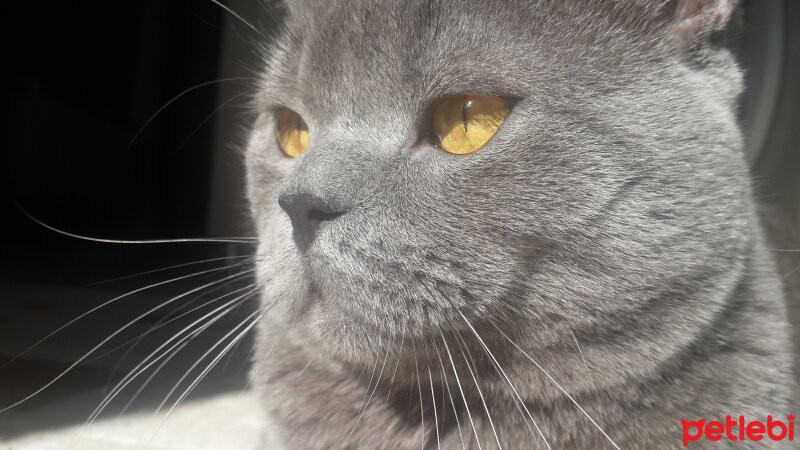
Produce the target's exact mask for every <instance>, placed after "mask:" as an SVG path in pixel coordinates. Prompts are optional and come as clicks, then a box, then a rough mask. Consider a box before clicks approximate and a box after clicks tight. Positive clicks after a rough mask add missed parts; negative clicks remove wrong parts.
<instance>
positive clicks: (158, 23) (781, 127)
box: [0, 0, 800, 448]
mask: <svg viewBox="0 0 800 450" xmlns="http://www.w3.org/2000/svg"><path fill="white" fill-rule="evenodd" d="M271 3H272V2H260V1H247V0H228V1H222V2H219V3H217V2H212V1H210V0H170V1H158V0H140V1H131V2H123V3H116V2H115V3H109V2H96V1H95V2H91V1H90V2H83V3H79V4H75V3H70V2H44V4H43V3H42V2H12V3H9V4H7V5H5V6H4V11H3V15H2V18H0V21H2V30H0V33H2V55H3V61H4V67H5V68H4V69H3V70H2V80H3V83H2V86H0V89H2V136H0V142H1V144H0V188H2V192H0V223H1V224H2V231H3V232H4V234H3V236H5V239H4V240H3V243H2V245H1V246H0V409H1V408H3V407H5V406H7V405H8V404H12V403H15V402H17V401H18V400H21V399H23V398H25V397H26V396H27V395H29V394H30V393H32V392H34V391H36V389H38V388H39V387H41V386H42V385H44V384H45V383H47V382H48V381H49V380H51V379H52V378H54V377H56V376H58V375H59V374H60V373H62V372H63V371H64V370H65V369H66V368H68V367H70V366H71V365H72V364H73V363H74V362H75V361H77V360H78V359H79V358H81V356H82V355H84V354H85V353H86V352H88V351H89V350H91V349H92V348H93V347H94V346H95V345H96V344H98V343H99V342H100V341H102V340H103V339H104V338H105V337H106V336H109V335H110V334H112V333H113V332H115V331H116V330H118V329H120V328H121V327H123V326H125V325H126V324H127V323H129V322H130V321H132V320H134V319H137V318H139V319H140V320H138V321H137V322H136V323H134V324H133V325H131V326H130V327H128V328H127V329H125V330H124V332H122V333H120V334H119V335H118V336H116V337H115V338H113V339H112V340H111V341H110V342H109V343H108V344H107V345H104V346H103V347H102V348H101V349H99V350H98V351H97V352H95V353H93V354H92V355H91V356H90V357H88V358H87V359H86V360H85V361H84V362H83V363H82V364H80V365H79V366H78V367H76V368H74V370H72V371H70V372H69V374H68V375H66V376H64V377H63V378H61V379H60V380H59V381H58V382H56V383H55V384H53V385H52V386H51V387H49V388H48V389H46V390H45V391H42V392H41V393H40V394H37V395H36V396H34V397H33V398H31V399H30V400H29V401H26V402H25V403H22V404H20V405H19V406H16V407H15V408H13V409H11V410H10V411H6V412H3V413H0V448H3V445H8V446H9V447H8V448H11V446H12V445H13V447H14V448H61V447H60V445H61V443H62V441H59V440H58V439H63V438H64V437H63V436H62V435H52V434H46V433H48V432H50V430H60V429H66V430H70V427H74V426H80V425H81V424H83V422H84V421H85V420H86V419H87V418H88V417H89V415H90V414H91V413H92V411H93V410H94V408H95V407H96V406H97V405H98V404H99V403H100V402H101V401H102V399H103V398H104V397H105V396H106V394H108V392H109V389H110V388H111V387H113V386H114V384H115V383H116V382H117V381H119V380H120V379H122V377H124V376H125V375H126V374H127V373H129V372H130V371H131V370H132V369H135V368H136V366H137V364H138V363H139V362H141V361H142V360H143V358H145V357H146V356H148V355H149V354H150V353H151V352H153V351H154V350H156V349H157V348H158V346H159V345H161V344H162V343H163V342H164V341H165V340H167V339H168V338H169V337H170V336H173V335H175V333H176V332H178V331H180V330H182V329H184V328H185V327H187V326H189V325H190V324H191V323H192V321H193V320H194V319H195V318H196V317H197V314H198V312H199V313H201V314H202V313H203V312H205V311H210V310H211V308H213V306H214V304H210V305H207V306H203V307H201V309H199V310H197V311H195V313H193V314H187V315H185V316H181V314H182V313H184V312H186V311H189V310H190V309H191V308H193V307H195V306H198V305H202V304H203V303H204V302H206V301H210V300H212V299H215V298H217V297H219V296H220V295H223V294H224V293H226V292H231V291H233V290H236V289H241V288H243V287H245V286H247V285H248V283H250V282H251V279H250V278H249V276H248V274H247V273H246V272H243V271H246V270H247V268H248V266H247V264H246V261H247V260H246V256H247V255H248V254H250V252H252V247H251V246H249V245H247V244H230V243H175V244H151V245H145V244H141V245H138V244H137V245H133V244H108V243H98V242H90V241H86V240H81V239H76V238H71V237H68V236H65V235H63V234H59V233H56V232H54V231H52V230H49V229H47V228H46V227H44V226H42V225H41V224H38V223H36V222H35V221H33V220H32V219H31V218H29V217H27V216H26V215H25V214H24V213H23V211H22V209H24V210H25V211H27V212H28V213H29V214H30V215H32V216H34V217H35V218H37V219H38V220H40V221H41V222H43V223H45V224H47V225H49V226H52V227H55V228H58V229H60V230H64V231H67V232H69V233H75V234H79V235H85V236H91V237H97V238H107V239H124V240H140V239H169V238H189V237H190V238H202V237H230V236H235V237H238V236H252V231H251V230H250V228H249V224H248V221H247V218H246V204H245V201H244V196H243V191H242V184H243V183H242V180H243V172H242V167H241V160H240V154H239V152H238V149H240V148H241V145H242V143H243V140H244V136H245V130H246V128H247V125H248V123H249V120H250V118H249V116H248V115H247V111H246V108H245V107H244V103H245V102H246V100H247V94H248V92H249V89H250V80H249V79H250V78H252V76H253V74H254V73H255V70H257V69H258V63H259V59H258V57H257V54H256V53H255V47H254V45H253V44H254V43H263V42H265V39H267V38H268V36H269V35H270V33H272V32H274V30H275V29H276V27H277V26H278V24H279V20H280V12H279V11H278V10H276V9H275V7H274V5H272V4H271ZM231 11H234V12H235V13H236V14H238V15H239V16H241V17H242V18H244V19H245V20H246V21H247V22H249V23H250V24H251V25H253V27H254V28H256V30H253V29H251V28H250V26H249V25H247V24H245V23H244V21H243V20H241V19H240V18H238V17H236V15H235V14H233V13H231ZM744 24H745V36H746V37H745V38H744V39H742V40H741V45H740V48H739V53H740V57H741V60H742V62H743V64H744V66H745V67H746V70H747V72H746V81H747V89H746V92H745V94H744V95H743V97H742V102H741V104H742V109H741V124H742V127H743V129H744V130H745V133H746V136H747V158H748V160H749V161H750V163H751V166H752V168H753V169H752V170H753V175H754V179H755V180H756V186H757V189H758V196H759V198H761V199H763V200H765V201H769V202H770V203H772V204H774V205H777V206H776V208H777V210H780V211H781V213H782V214H785V215H786V216H787V217H791V218H793V219H794V220H798V219H800V197H799V196H798V194H799V193H800V176H798V175H800V151H799V150H800V149H799V148H798V147H799V146H800V126H798V125H800V119H798V117H800V110H799V109H800V107H799V106H798V105H800V90H798V82H797V80H800V2H796V1H791V0H784V1H782V0H750V1H745V2H744ZM265 36H266V37H265ZM776 245H780V243H778V244H776ZM787 245H788V244H787ZM198 261H206V262H201V263H196V264H192V265H184V266H181V267H177V268H173V269H169V270H165V271H159V272H151V273H146V274H143V275H141V276H138V277H134V278H125V279H117V280H113V279H116V278H119V277H124V276H129V275H133V274H137V273H140V272H145V271H152V270H154V269H158V268H163V267H169V266H172V265H179V264H187V263H195V262H198ZM198 272H199V273H198ZM193 273H197V275H194V276H189V275H191V274H193ZM183 276H187V278H184V279H181V280H176V281H173V282H168V283H167V282H165V281H167V280H170V279H173V278H176V277H183ZM224 277H230V278H229V279H227V278H225V279H224ZM223 279H224V280H223ZM107 280H112V281H107ZM220 280H223V281H224V282H223V281H220ZM100 282H102V283H100ZM98 283H99V284H98ZM210 283H218V284H213V285H211V286H210V287H209V289H203V290H199V291H197V292H193V293H192V294H191V295H188V296H186V297H184V298H181V299H179V301H176V302H175V303H173V304H169V305H166V306H165V307H162V308H159V309H155V310H154V311H152V312H148V311H149V310H151V309H153V308H155V307H156V306H158V305H160V304H162V303H163V302H165V301H168V300H169V299H170V298H172V297H174V296H176V295H180V294H183V293H185V292H187V291H190V290H192V289H195V288H197V287H198V286H202V285H204V284H210ZM151 284H156V285H155V286H153V287H151V288H149V289H146V290H143V291H141V292H137V293H135V294H133V295H130V296H129V297H125V298H123V299H121V300H120V301H117V302H114V303H112V304H110V305H108V306H106V307H103V308H101V309H99V310H97V311H96V312H93V313H92V314H91V315H90V316H87V317H86V318H85V319H81V320H79V321H77V322H76V323H74V324H72V325H70V326H69V327H67V328H66V329H64V330H62V331H60V332H59V333H57V334H56V335H54V336H52V337H51V338H49V339H47V340H45V341H44V342H42V343H41V344H39V345H37V346H36V347H34V348H32V349H30V350H28V351H27V352H26V349H28V348H29V347H30V346H31V345H33V344H34V343H36V342H37V341H39V340H40V339H41V338H43V337H45V336H47V335H48V334H49V333H50V332H52V331H54V330H56V329H57V328H58V327H59V326H61V325H63V324H64V323H66V322H68V321H70V320H71V319H73V318H75V317H77V316H79V315H80V314H82V313H85V312H87V311H89V310H91V309H92V308H94V307H96V306H98V305H101V304H103V303H104V302H106V301H108V300H110V299H113V298H115V297H116V296H119V295H122V294H125V293H126V292H130V291H132V290H136V289H140V288H143V287H145V286H148V285H151ZM203 308H205V309H203ZM250 311H252V302H250V303H247V302H243V303H242V305H241V306H240V307H239V308H237V309H236V310H234V311H232V312H231V313H230V314H228V315H226V316H225V317H223V318H222V319H220V320H219V321H217V322H216V323H214V324H213V325H212V326H211V327H209V328H208V329H207V330H205V331H204V332H203V333H202V334H198V335H197V339H194V340H193V341H191V343H190V344H188V345H187V346H186V348H184V349H183V350H182V351H181V352H180V353H177V354H176V355H177V356H175V357H174V358H173V359H172V360H171V361H170V363H169V364H167V365H165V366H164V368H163V370H161V371H160V372H159V373H158V374H156V375H155V376H154V377H153V379H152V380H151V382H150V383H149V384H148V386H147V388H146V389H144V390H143V391H142V392H141V394H140V395H139V396H138V397H137V398H136V401H135V402H133V403H132V404H131V405H128V406H129V407H128V408H127V409H126V416H125V417H132V416H131V414H133V415H134V416H135V414H143V413H144V412H148V413H149V411H151V410H153V409H154V408H155V407H157V406H158V405H159V403H160V402H161V401H162V400H163V399H164V397H165V396H166V395H167V393H169V391H170V390H171V389H172V387H173V386H174V385H175V383H176V382H177V381H178V380H179V379H180V378H181V376H182V375H183V374H184V373H187V371H188V370H189V369H192V371H191V372H190V373H191V374H192V375H191V376H189V378H188V379H186V380H184V382H183V384H182V385H181V386H182V387H181V388H180V389H179V390H178V391H177V393H173V395H172V397H171V398H170V402H168V404H167V407H169V405H170V404H172V402H173V401H174V400H176V399H177V397H178V394H179V393H180V392H183V390H184V389H183V387H187V386H188V385H189V384H190V382H191V380H193V379H194V378H195V375H196V374H198V373H199V372H201V371H202V369H203V368H204V367H205V366H206V363H204V364H202V365H200V366H198V367H194V368H192V365H193V363H194V362H195V361H196V360H197V359H198V357H200V356H202V355H204V353H205V352H206V350H207V349H208V348H210V347H211V346H213V345H214V344H215V343H217V342H220V339H223V338H225V336H226V333H228V331H229V330H230V329H231V328H232V327H233V326H236V325H238V324H240V323H242V320H244V318H246V317H247V315H248V314H249V313H250ZM794 311H795V310H793V312H792V313H793V314H795V312H794ZM143 314H144V315H143ZM142 315H143V317H141V318H140V316H142ZM797 319H798V318H797V316H796V314H795V315H794V316H793V320H794V323H800V320H797ZM152 327H158V328H156V329H155V331H154V332H152V333H150V334H148V335H147V336H146V337H145V338H144V339H143V340H142V341H140V342H138V343H137V344H136V345H135V346H133V347H132V346H131V344H133V342H134V341H133V340H134V339H136V338H138V336H140V335H141V334H142V333H144V332H145V331H147V330H148V329H150V328H152ZM223 342H228V341H223ZM23 352H24V353H23ZM248 352H249V342H248V341H247V340H246V339H245V340H244V341H242V342H241V344H240V345H237V346H236V349H235V351H233V352H231V353H230V357H228V356H226V358H228V359H226V360H225V361H223V362H224V364H223V362H220V364H218V365H217V366H216V368H215V369H214V370H213V371H211V372H210V373H209V375H208V378H209V379H208V380H207V381H206V382H204V383H201V384H200V385H198V387H197V388H196V389H195V390H193V391H192V395H191V396H190V397H189V399H194V401H195V402H196V403H194V404H195V405H200V406H198V409H196V410H189V412H187V413H186V414H188V415H186V414H184V416H179V417H176V418H172V419H170V422H168V423H167V424H166V425H164V427H163V429H161V430H160V431H159V435H160V436H166V437H167V438H169V437H172V438H173V439H172V441H171V443H169V444H163V443H159V442H155V444H154V445H152V446H151V448H160V447H158V445H162V444H163V445H164V446H165V447H164V448H184V447H181V445H184V446H185V448H245V447H247V445H250V444H252V442H255V441H252V439H255V438H253V437H251V434H252V433H253V432H254V430H257V422H256V421H255V419H252V420H251V419H250V418H249V417H250V416H248V415H247V413H248V411H249V409H248V408H252V406H253V405H252V403H248V402H252V399H251V398H250V397H249V396H247V394H246V392H247V389H246V388H247V357H248ZM212 356H213V355H212ZM206 362H210V361H208V360H206ZM152 369H155V366H154V367H153V368H152ZM152 371H153V370H151V371H148V372H146V373H144V374H143V376H142V377H141V380H139V381H137V382H135V383H132V385H133V386H132V387H131V388H129V389H130V390H126V391H124V392H122V393H121V394H120V395H119V399H118V400H117V401H115V402H114V403H112V404H111V405H109V408H108V411H109V412H108V413H107V414H105V415H104V416H103V417H111V418H113V417H116V414H118V413H119V412H120V411H122V410H123V409H125V406H126V403H127V402H128V401H129V400H130V399H131V398H132V397H133V396H134V393H135V392H136V390H137V389H138V387H139V385H140V384H141V382H142V381H144V379H146V378H147V377H148V376H150V374H151V373H152ZM242 392H245V394H241V393H242ZM225 395H229V396H230V395H233V397H227V398H232V399H235V401H231V402H228V403H225V402H224V401H222V400H220V399H224V398H226V397H224V396H225ZM236 395H244V397H236ZM220 396H222V397H220ZM203 401H206V402H211V403H203ZM220 401H222V403H219V402H220ZM215 402H216V403H215ZM189 403H190V402H189ZM248 405H249V406H248ZM187 408H190V406H187ZM226 408H228V409H226ZM192 414H195V415H192ZM256 415H257V414H256ZM148 417H149V416H148ZM182 417H183V418H182ZM109 420H110V419H109ZM237 420H240V422H237ZM158 423H160V422H156V423H155V425H154V424H153V423H150V422H146V423H144V424H143V425H141V427H140V428H136V427H135V426H134V425H135V424H131V423H128V425H124V426H123V425H120V424H119V422H113V423H112V424H113V426H112V425H109V426H107V428H108V427H111V428H109V429H110V430H113V431H111V432H106V433H105V434H103V436H102V437H101V436H99V435H96V434H95V435H92V434H91V433H90V436H89V438H87V439H85V440H84V441H82V442H83V443H93V445H95V446H96V448H112V443H113V448H128V447H126V445H131V446H132V447H131V448H133V446H134V444H136V443H137V442H138V443H140V442H139V441H138V440H137V439H140V437H141V436H139V435H141V434H142V433H145V434H146V433H151V434H152V433H153V432H155V431H156V430H155V428H158ZM170 424H172V426H171V425H170ZM204 424H205V425H204ZM126 426H127V428H126ZM226 426H227V427H228V428H225V427H226ZM114 427H116V428H114ZM226 430H227V431H226ZM42 433H45V434H42ZM182 433H183V434H182ZM248 433H249V434H248ZM120 436H122V437H124V438H125V439H122V440H120ZM176 436H177V437H176ZM167 438H165V439H167ZM93 439H94V440H93ZM126 439H127V440H126ZM231 439H234V441H230V440H231ZM235 439H242V441H241V442H239V444H241V445H234V444H233V442H237V441H235ZM248 439H249V440H248ZM131 442H133V443H134V444H131ZM223 442H227V444H225V445H224V446H222V447H220V445H222V444H221V443H223ZM4 443H5V444H4ZM189 443H190V444H189ZM48 445H49V446H48ZM81 448H89V445H88V444H86V445H84V444H81Z"/></svg>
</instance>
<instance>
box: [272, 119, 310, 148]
mask: <svg viewBox="0 0 800 450" xmlns="http://www.w3.org/2000/svg"><path fill="white" fill-rule="evenodd" d="M275 135H276V137H277V139H278V144H279V145H280V146H281V150H282V151H283V153H285V154H286V156H291V157H292V158H297V157H298V156H300V155H302V154H303V152H304V151H306V148H307V147H308V126H307V125H306V123H305V121H304V120H303V118H302V117H300V114H297V113H296V112H294V111H292V110H291V109H289V108H281V110H280V111H279V112H278V123H277V128H276V130H275Z"/></svg>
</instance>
